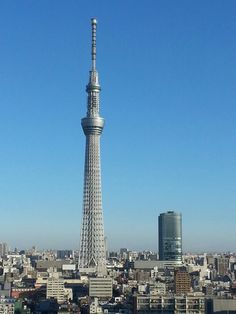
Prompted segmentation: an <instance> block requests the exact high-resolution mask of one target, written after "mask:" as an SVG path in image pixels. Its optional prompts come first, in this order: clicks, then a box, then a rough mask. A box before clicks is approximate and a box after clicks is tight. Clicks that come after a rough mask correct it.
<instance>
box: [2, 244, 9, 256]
mask: <svg viewBox="0 0 236 314" xmlns="http://www.w3.org/2000/svg"><path fill="white" fill-rule="evenodd" d="M7 254H8V246H7V243H5V242H0V257H3V256H5V255H7Z"/></svg>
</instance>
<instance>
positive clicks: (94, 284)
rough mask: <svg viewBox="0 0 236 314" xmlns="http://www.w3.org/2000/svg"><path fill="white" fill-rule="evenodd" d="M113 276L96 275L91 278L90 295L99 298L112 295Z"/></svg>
mask: <svg viewBox="0 0 236 314" xmlns="http://www.w3.org/2000/svg"><path fill="white" fill-rule="evenodd" d="M112 283H113V282H112V278H109V277H95V278H92V277H91V278H90V279H89V296H90V297H97V298H111V297H112Z"/></svg>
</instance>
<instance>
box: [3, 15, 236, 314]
mask: <svg viewBox="0 0 236 314" xmlns="http://www.w3.org/2000/svg"><path fill="white" fill-rule="evenodd" d="M91 24H92V49H91V51H92V53H91V56H92V67H91V70H90V74H89V83H88V85H87V87H86V91H87V94H88V98H87V99H88V101H87V115H86V117H85V118H83V119H82V127H83V131H84V134H85V136H86V149H85V151H86V154H85V168H84V195H83V196H84V198H83V220H82V226H81V239H80V249H79V250H78V251H74V250H71V249H64V250H38V249H37V247H32V248H31V249H18V248H15V249H14V250H12V249H9V247H8V244H7V243H5V242H1V243H0V258H1V259H0V289H1V291H0V293H1V299H0V313H5V314H8V313H9V314H13V313H36V314H37V313H68V312H71V313H165V314H171V313H173V314H174V313H175V314H184V313H188V314H203V313H208V314H211V313H236V254H234V253H231V252H225V253H217V252H215V253H202V254H191V253H188V254H187V253H183V249H182V246H183V245H182V242H183V240H184V239H182V215H181V214H180V213H177V212H175V211H174V210H168V211H167V212H164V213H160V214H159V217H158V253H156V252H152V251H148V250H147V251H142V252H138V251H133V250H130V249H128V248H125V247H124V248H121V249H120V250H119V251H118V252H108V250H107V247H106V241H105V235H104V226H103V209H102V192H101V170H100V135H101V134H102V131H103V126H104V119H103V118H101V117H100V114H99V108H100V102H99V94H100V90H101V88H100V85H99V80H98V72H97V70H96V31H97V21H96V19H94V18H93V19H92V21H91ZM153 219H155V217H153ZM121 232H122V231H121ZM62 236H63V235H62ZM196 241H197V239H196Z"/></svg>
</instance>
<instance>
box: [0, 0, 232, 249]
mask: <svg viewBox="0 0 236 314" xmlns="http://www.w3.org/2000/svg"><path fill="white" fill-rule="evenodd" d="M235 16H236V2H235V1H234V0H228V1H223V0H215V1H209V0H198V1H189V0H180V1H176V0H149V1H133V0H129V1H125V0H119V1H109V0H100V1H93V2H91V1H76V0H70V1H65V0H63V1H62V0H50V1H48V0H41V1H36V0H34V1H32V0H31V1H30V0H22V1H17V0H12V1H7V0H5V1H1V3H0V47H1V49H0V143H1V151H0V174H1V175H0V191H1V197H0V210H1V228H0V240H2V241H6V242H8V243H9V245H10V246H11V247H15V246H17V247H19V248H25V247H30V246H32V245H36V246H37V247H39V248H78V247H79V235H80V224H81V214H82V188H83V186H82V184H83V167H84V146H85V137H84V135H83V132H82V129H81V126H80V119H81V118H82V117H84V116H85V114H86V92H85V86H86V84H87V82H88V71H89V68H90V37H91V35H90V32H91V30H90V18H91V17H96V18H97V19H98V43H97V47H98V61H97V67H98V70H99V75H100V83H101V86H102V93H101V115H102V116H103V117H104V118H105V120H106V126H105V128H104V132H103V136H102V140H101V147H102V175H103V178H102V181H103V207H104V221H105V233H106V236H107V237H108V245H109V249H118V248H120V247H128V248H130V249H153V250H156V248H157V216H158V215H159V214H160V213H161V212H165V211H166V210H168V209H173V210H176V211H177V212H181V213H182V215H183V247H184V250H185V251H215V250H221V251H236V244H235V219H236V210H235V209H236V169H235V164H236V145H235V138H236V128H235V120H236V79H235V73H236V57H235V56H236V37H235V34H236V19H235Z"/></svg>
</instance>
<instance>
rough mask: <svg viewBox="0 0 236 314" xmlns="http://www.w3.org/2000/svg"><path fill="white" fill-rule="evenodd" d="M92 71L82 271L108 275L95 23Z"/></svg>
mask: <svg viewBox="0 0 236 314" xmlns="http://www.w3.org/2000/svg"><path fill="white" fill-rule="evenodd" d="M91 22H92V69H91V71H90V75H89V83H88V85H87V87H86V92H87V94H88V98H87V116H86V117H85V118H83V119H82V121H81V124H82V128H83V131H84V134H85V136H86V151H85V167H84V192H83V193H84V194H83V218H82V219H83V220H82V229H81V238H80V259H79V267H80V268H92V269H95V270H96V272H97V273H104V272H105V268H106V267H105V266H106V252H105V241H104V227H103V209H102V189H101V168H100V136H101V134H102V130H103V126H104V119H103V118H101V117H100V115H99V94H100V90H101V87H100V85H99V81H98V72H97V70H96V30H97V21H96V19H92V20H91Z"/></svg>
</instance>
